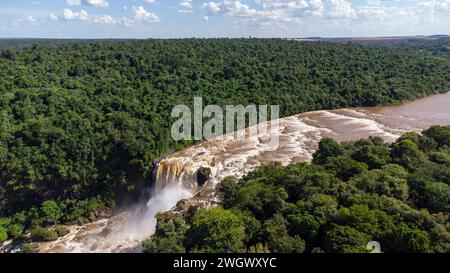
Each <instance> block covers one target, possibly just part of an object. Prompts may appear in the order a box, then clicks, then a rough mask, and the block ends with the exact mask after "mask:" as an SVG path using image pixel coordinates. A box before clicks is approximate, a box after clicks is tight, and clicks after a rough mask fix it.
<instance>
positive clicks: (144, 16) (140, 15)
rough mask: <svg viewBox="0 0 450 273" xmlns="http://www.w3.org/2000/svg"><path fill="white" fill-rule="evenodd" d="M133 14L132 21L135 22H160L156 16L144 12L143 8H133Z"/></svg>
mask: <svg viewBox="0 0 450 273" xmlns="http://www.w3.org/2000/svg"><path fill="white" fill-rule="evenodd" d="M133 12H134V19H135V20H136V21H142V22H148V23H153V22H159V21H160V19H159V17H158V16H157V15H156V14H154V13H152V12H149V11H146V10H145V8H144V7H143V6H139V7H133Z"/></svg>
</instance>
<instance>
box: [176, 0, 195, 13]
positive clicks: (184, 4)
mask: <svg viewBox="0 0 450 273" xmlns="http://www.w3.org/2000/svg"><path fill="white" fill-rule="evenodd" d="M178 6H179V9H178V12H180V13H192V12H194V11H193V10H192V0H180V3H179V4H178Z"/></svg>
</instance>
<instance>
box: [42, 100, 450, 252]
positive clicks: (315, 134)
mask: <svg viewBox="0 0 450 273" xmlns="http://www.w3.org/2000/svg"><path fill="white" fill-rule="evenodd" d="M449 124H450V92H449V93H446V94H440V95H435V96H431V97H428V98H424V99H420V100H417V101H414V102H411V103H407V104H404V105H400V106H389V107H374V108H351V109H340V110H332V111H315V112H308V113H303V114H300V115H296V116H291V117H287V118H283V119H280V120H279V127H278V128H273V129H272V128H271V130H269V132H268V133H266V134H256V135H253V136H252V137H249V138H247V139H245V140H238V141H236V140H233V139H230V138H228V139H227V138H225V139H224V138H218V139H213V140H210V141H206V142H203V143H200V144H198V145H195V146H192V147H189V148H187V149H185V150H182V151H180V152H176V153H173V154H171V155H169V156H167V157H166V158H164V159H163V160H161V162H160V163H159V165H158V168H157V173H156V189H155V192H154V194H153V198H152V199H150V200H149V201H148V203H146V204H139V205H136V207H132V208H129V209H127V210H126V211H124V212H123V213H121V214H120V215H117V216H115V217H112V218H110V219H103V220H100V221H97V222H95V223H92V224H89V225H86V226H81V227H71V231H72V232H71V233H70V234H69V235H67V236H65V237H64V238H60V239H59V240H58V241H56V242H52V243H46V244H42V245H41V251H42V252H77V253H78V252H84V253H86V252H97V253H98V252H100V253H111V252H140V251H141V249H140V243H141V242H142V241H143V240H145V239H146V238H148V237H149V236H151V235H152V234H153V233H154V230H155V226H156V219H155V216H156V214H157V213H158V212H164V211H168V210H171V209H172V208H173V207H174V206H175V205H176V204H177V202H178V201H180V200H182V199H187V198H191V197H192V196H193V195H194V194H195V192H196V174H197V170H198V169H199V168H201V167H209V168H210V169H211V172H212V182H211V183H217V182H219V181H220V180H221V179H222V178H224V177H226V176H236V177H241V176H243V175H245V174H247V173H249V172H251V171H252V170H254V169H255V168H256V167H258V166H260V165H262V164H266V163H269V162H273V161H277V162H280V163H282V164H284V165H287V164H291V163H296V162H309V161H310V160H311V159H312V155H313V153H314V151H315V150H316V148H317V144H318V142H319V141H320V139H321V138H323V137H325V136H330V137H333V138H335V139H337V140H339V141H349V140H355V139H359V138H365V137H369V136H379V137H382V138H383V139H385V141H387V142H393V141H395V140H396V139H397V138H398V137H399V136H401V135H402V134H403V133H405V132H410V131H415V132H421V131H422V130H423V129H426V128H428V127H430V126H431V125H449ZM251 129H252V128H250V129H247V132H248V130H251ZM269 135H271V136H273V135H275V136H278V137H279V145H274V144H273V143H272V142H270V141H266V140H265V139H267V136H269Z"/></svg>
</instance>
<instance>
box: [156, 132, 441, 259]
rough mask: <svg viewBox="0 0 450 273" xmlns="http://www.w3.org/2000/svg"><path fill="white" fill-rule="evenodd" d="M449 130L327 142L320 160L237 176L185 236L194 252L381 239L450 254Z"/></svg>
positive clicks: (394, 247)
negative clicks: (217, 204) (388, 141)
mask: <svg viewBox="0 0 450 273" xmlns="http://www.w3.org/2000/svg"><path fill="white" fill-rule="evenodd" d="M448 129H450V126H447V127H433V129H432V132H433V134H430V133H427V135H425V134H423V135H420V134H416V133H408V134H405V135H404V136H402V137H401V138H400V139H399V140H398V141H397V142H395V143H392V144H390V145H389V144H385V143H384V142H383V141H381V140H380V139H378V138H370V139H365V140H357V141H353V142H348V143H342V144H340V143H337V142H335V141H333V140H331V139H323V140H322V142H321V144H320V145H319V147H320V148H319V150H318V151H317V153H316V154H315V155H314V158H315V161H314V163H313V164H305V163H302V164H293V165H289V166H286V167H283V166H281V165H280V164H275V163H274V164H270V165H267V166H262V167H260V168H258V169H256V170H255V171H254V172H252V173H250V174H248V175H247V176H246V177H244V178H242V179H240V180H239V181H237V180H236V179H235V178H231V177H227V178H225V179H224V180H223V182H222V184H221V185H220V186H219V190H220V193H221V197H222V198H223V205H224V208H216V209H212V210H211V211H206V210H200V212H197V213H195V212H194V216H193V217H194V219H196V220H195V221H194V222H193V223H190V222H187V225H188V226H189V228H188V229H189V231H188V232H187V233H186V234H185V235H184V239H180V240H184V241H185V242H190V243H189V244H185V246H186V249H185V250H186V251H187V252H196V251H202V252H208V251H212V252H229V251H232V252H253V251H255V250H256V249H259V250H261V252H262V251H263V250H264V252H267V251H270V252H282V253H292V252H294V253H302V252H311V253H320V252H329V253H334V252H338V253H366V252H368V251H369V250H368V249H367V245H368V243H369V242H371V241H377V242H379V243H380V244H381V250H382V251H383V252H387V253H390V252H404V253H429V252H438V253H448V252H449V251H450V229H449V225H448V223H449V213H450V208H449V204H450V190H449V189H450V168H449V166H448V165H447V163H446V161H445V160H437V154H436V153H438V154H439V158H445V157H446V156H448V155H449V152H448V150H446V148H445V149H442V147H443V145H441V144H440V143H445V142H446V141H447V137H450V136H449V135H447V130H448ZM427 132H430V131H427ZM430 140H431V141H430ZM433 142H436V143H439V145H434V144H433ZM430 143H431V145H430ZM444 146H445V145H444ZM318 159H319V160H318ZM394 162H395V163H397V164H395V163H394ZM419 163H420V164H419ZM368 166H370V167H368ZM160 239H161V238H158V240H160ZM167 239H170V238H167ZM195 242H199V243H195ZM243 242H244V243H243ZM224 245H226V246H228V247H224Z"/></svg>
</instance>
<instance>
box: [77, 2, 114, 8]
mask: <svg viewBox="0 0 450 273" xmlns="http://www.w3.org/2000/svg"><path fill="white" fill-rule="evenodd" d="M82 2H83V4H85V5H88V6H94V7H99V8H107V7H109V3H108V2H107V1H106V0H83V1H82Z"/></svg>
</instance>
